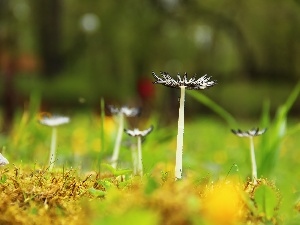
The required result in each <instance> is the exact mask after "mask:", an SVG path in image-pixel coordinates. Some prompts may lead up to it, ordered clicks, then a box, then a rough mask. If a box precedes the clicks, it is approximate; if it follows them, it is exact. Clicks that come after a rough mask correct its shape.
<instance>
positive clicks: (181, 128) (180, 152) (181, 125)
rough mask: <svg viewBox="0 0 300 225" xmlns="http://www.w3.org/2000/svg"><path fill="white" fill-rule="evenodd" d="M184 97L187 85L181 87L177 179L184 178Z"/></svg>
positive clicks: (176, 165)
mask: <svg viewBox="0 0 300 225" xmlns="http://www.w3.org/2000/svg"><path fill="white" fill-rule="evenodd" d="M184 99H185V86H181V87H180V104H179V117H178V133H177V149H176V164H175V180H178V179H181V178H182V155H183V133H184Z"/></svg>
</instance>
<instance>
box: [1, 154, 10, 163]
mask: <svg viewBox="0 0 300 225" xmlns="http://www.w3.org/2000/svg"><path fill="white" fill-rule="evenodd" d="M7 164H9V162H8V160H7V159H6V158H5V157H4V156H3V155H2V154H1V153H0V166H5V165H7Z"/></svg>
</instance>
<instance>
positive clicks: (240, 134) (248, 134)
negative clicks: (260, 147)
mask: <svg viewBox="0 0 300 225" xmlns="http://www.w3.org/2000/svg"><path fill="white" fill-rule="evenodd" d="M266 131H267V129H266V128H265V129H262V130H259V128H253V129H251V130H248V131H241V130H240V129H237V130H234V129H231V132H232V133H234V134H235V135H237V136H238V137H248V138H249V139H250V156H251V165H252V181H253V183H254V184H257V166H256V160H255V151H254V142H253V137H255V136H259V135H262V134H264V133H265V132H266Z"/></svg>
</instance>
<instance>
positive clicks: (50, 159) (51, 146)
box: [49, 127, 57, 171]
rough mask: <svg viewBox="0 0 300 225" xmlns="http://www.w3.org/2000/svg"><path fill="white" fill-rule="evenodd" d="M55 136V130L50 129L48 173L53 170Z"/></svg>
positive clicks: (54, 128) (53, 128)
mask: <svg viewBox="0 0 300 225" xmlns="http://www.w3.org/2000/svg"><path fill="white" fill-rule="evenodd" d="M56 136H57V128H56V127H52V136H51V145H50V155H49V171H51V170H52V169H53V166H54V162H55V155H56Z"/></svg>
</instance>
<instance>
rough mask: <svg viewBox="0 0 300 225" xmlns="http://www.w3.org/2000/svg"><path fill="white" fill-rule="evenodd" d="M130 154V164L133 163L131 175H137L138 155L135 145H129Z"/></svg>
mask: <svg viewBox="0 0 300 225" xmlns="http://www.w3.org/2000/svg"><path fill="white" fill-rule="evenodd" d="M131 156H132V165H133V175H134V176H135V175H137V167H138V155H137V150H136V147H135V146H132V147H131Z"/></svg>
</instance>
